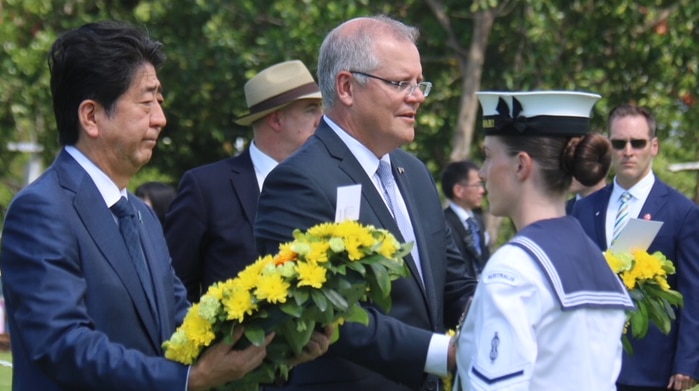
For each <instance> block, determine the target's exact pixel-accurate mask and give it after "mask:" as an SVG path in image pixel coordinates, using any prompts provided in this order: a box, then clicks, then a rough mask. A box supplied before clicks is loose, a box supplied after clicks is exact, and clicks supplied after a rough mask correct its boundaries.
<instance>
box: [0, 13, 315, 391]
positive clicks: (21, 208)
mask: <svg viewBox="0 0 699 391" xmlns="http://www.w3.org/2000/svg"><path fill="white" fill-rule="evenodd" d="M163 60H164V55H163V53H162V44H160V43H159V42H155V41H152V40H151V39H150V38H148V37H147V36H146V35H144V34H143V33H141V32H140V31H138V30H136V29H134V28H131V27H128V26H125V25H122V24H118V23H114V22H101V23H95V24H87V25H84V26H82V27H80V28H78V29H76V30H72V31H69V32H67V33H65V34H63V35H62V36H61V37H60V38H59V39H58V40H57V41H56V42H55V43H54V44H53V46H52V47H51V51H50V55H49V65H50V70H51V93H52V96H53V105H54V113H55V116H56V122H57V127H58V132H59V139H60V142H61V144H62V145H64V148H63V150H62V151H61V152H60V154H59V155H58V157H57V158H56V160H55V161H54V163H53V164H52V165H51V166H50V167H49V168H48V169H47V170H46V172H45V173H44V174H43V175H42V176H41V177H40V178H38V179H37V180H36V181H34V182H33V183H32V184H30V185H29V186H27V187H26V188H25V189H23V190H22V191H21V192H20V193H18V194H17V196H16V197H15V198H14V200H13V201H12V203H11V205H10V208H9V210H8V212H7V216H6V220H5V225H4V230H3V234H2V249H1V252H0V267H2V272H3V282H4V286H3V290H4V294H5V299H6V302H7V310H8V313H9V320H10V336H11V340H12V356H13V379H12V382H13V385H12V389H13V390H14V391H36V390H41V391H61V390H65V391H68V390H106V391H109V390H114V391H116V390H162V391H172V390H207V389H210V388H211V387H213V386H216V385H218V384H221V383H224V382H227V381H231V380H235V379H239V378H241V377H242V376H244V375H245V374H246V373H247V372H249V371H250V370H252V369H254V368H255V367H256V366H257V365H259V363H260V362H261V361H262V359H263V358H264V356H265V346H260V347H256V346H250V347H249V348H246V349H244V350H237V349H235V350H234V349H231V345H230V344H228V343H226V342H225V341H222V342H219V343H218V344H216V345H214V346H212V347H211V348H210V349H208V350H207V352H206V353H205V354H204V355H203V356H202V357H201V358H200V359H199V361H197V363H196V364H194V365H193V366H191V367H188V366H185V365H182V364H179V363H177V362H174V361H170V360H167V359H165V358H164V357H163V349H162V344H163V342H164V341H166V340H167V339H168V338H170V336H171V335H172V333H173V332H174V331H175V328H176V327H177V326H178V325H179V324H180V323H181V322H182V320H183V318H184V316H185V313H186V311H187V308H188V306H189V303H188V302H187V300H186V298H185V293H186V292H185V289H184V286H183V285H182V283H181V282H180V281H179V279H177V277H176V276H175V274H174V272H173V270H172V267H171V266H170V257H169V255H168V250H167V245H166V242H165V238H164V237H163V234H162V229H161V227H160V223H159V222H158V219H157V217H156V215H155V213H154V212H153V211H152V209H150V208H149V207H148V206H146V204H144V203H143V202H142V201H141V200H139V199H138V198H137V197H136V196H134V195H133V194H131V193H129V192H127V190H126V186H127V185H128V183H129V180H130V178H131V177H132V176H133V175H134V174H136V172H137V171H138V170H139V169H140V168H141V167H142V166H143V165H144V164H146V163H147V162H148V160H149V159H150V157H151V155H152V150H153V147H154V146H155V144H156V141H157V139H158V136H159V135H160V132H161V131H162V129H163V127H164V126H165V123H166V119H165V115H164V113H163V109H162V103H163V96H162V88H161V85H160V82H159V80H158V77H157V74H156V67H158V66H159V65H160V64H161V62H162V61H163ZM110 209H111V210H110ZM242 331H243V330H242V328H238V329H236V330H235V331H234V333H233V335H232V340H233V342H234V343H235V342H236V341H237V340H238V338H240V336H241V335H242ZM271 337H272V335H270V336H269V337H268V338H267V343H269V341H270V340H271ZM326 340H327V338H326ZM320 345H322V344H320ZM320 345H317V346H315V347H312V348H315V349H316V350H315V352H316V353H320V352H322V350H323V347H322V346H320Z"/></svg>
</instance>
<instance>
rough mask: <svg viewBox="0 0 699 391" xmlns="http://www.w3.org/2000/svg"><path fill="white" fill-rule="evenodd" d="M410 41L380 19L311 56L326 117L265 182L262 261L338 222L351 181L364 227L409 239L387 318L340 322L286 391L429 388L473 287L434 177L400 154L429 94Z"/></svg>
mask: <svg viewBox="0 0 699 391" xmlns="http://www.w3.org/2000/svg"><path fill="white" fill-rule="evenodd" d="M417 37H418V31H417V29H415V28H413V27H409V26H406V25H404V24H403V23H401V22H399V21H397V20H394V19H390V18H388V17H385V16H377V17H368V18H357V19H352V20H350V21H347V22H345V23H343V24H341V25H340V26H338V27H336V28H335V29H333V30H332V31H331V32H330V33H329V34H328V35H327V36H326V37H325V39H324V41H323V44H322V46H321V48H320V54H319V59H318V80H319V85H320V89H321V92H322V94H323V103H324V108H325V110H326V111H325V116H324V117H323V120H322V121H321V123H320V126H319V127H318V129H317V130H316V133H315V135H313V136H311V138H310V139H309V140H308V141H307V142H306V144H304V145H303V146H302V147H301V149H299V150H298V151H297V152H296V153H295V154H293V155H292V156H290V157H289V158H288V159H286V160H285V161H283V162H282V163H280V164H279V165H278V166H277V167H276V168H275V169H274V170H272V172H271V173H270V174H269V176H268V177H267V179H266V180H265V185H264V187H263V190H262V193H261V194H260V203H259V207H258V212H257V220H256V222H255V237H256V239H257V242H258V248H259V249H260V251H261V252H263V253H274V252H276V251H277V250H278V246H279V244H280V243H282V242H286V241H289V240H291V239H292V231H293V230H294V229H296V228H298V229H301V230H305V229H307V228H309V227H311V226H313V225H315V224H318V223H322V222H331V221H334V220H335V212H336V206H337V205H336V204H337V192H338V187H341V186H347V185H355V184H361V199H360V200H358V201H357V202H358V203H359V204H360V205H359V212H358V213H359V219H358V220H359V222H361V223H363V224H371V225H373V226H375V227H380V228H385V229H387V230H389V231H390V232H392V233H393V234H394V235H396V237H397V238H398V240H400V241H405V242H411V241H414V242H415V246H414V247H413V252H412V253H411V255H410V256H409V257H407V260H406V263H407V265H408V267H409V268H410V270H411V273H412V275H411V276H409V277H407V278H401V279H398V280H396V281H393V284H392V291H391V298H392V308H391V311H390V312H388V313H384V312H383V311H381V310H379V309H378V308H375V307H373V306H367V307H366V308H367V311H368V314H369V325H368V326H363V325H361V324H358V323H350V322H347V323H345V324H344V325H343V326H341V330H340V339H339V340H338V341H337V342H336V343H335V344H333V345H332V347H331V349H330V350H329V351H328V355H327V357H326V358H322V359H319V360H316V362H314V363H312V364H302V365H299V366H297V367H295V368H294V370H293V371H292V373H291V376H290V379H289V384H288V385H287V387H286V388H285V389H287V390H329V389H332V390H336V391H344V390H347V391H349V390H351V391H356V390H390V391H398V390H420V389H426V390H436V389H437V387H439V380H438V378H437V377H436V376H428V375H427V374H436V375H445V374H446V373H447V368H448V367H449V365H448V362H447V358H448V355H447V352H448V350H449V338H448V337H446V336H445V335H444V334H443V333H444V332H445V327H454V326H455V325H456V322H457V319H458V317H459V315H460V314H461V312H462V311H463V308H464V304H465V302H466V300H467V299H468V298H469V297H470V296H471V294H472V292H473V289H474V286H475V279H473V278H467V277H466V274H467V272H466V266H465V265H464V262H463V260H462V259H461V257H460V256H459V253H458V250H457V249H456V247H455V246H454V242H453V240H452V238H451V236H450V235H449V231H448V229H447V228H446V224H445V222H444V217H443V215H442V207H441V203H440V200H439V195H438V193H437V191H436V188H435V184H434V181H433V180H432V175H431V174H430V172H429V171H428V170H427V168H426V167H425V166H424V164H423V163H422V162H420V161H419V160H418V159H416V158H415V157H414V156H412V155H410V154H408V153H406V152H404V151H402V150H400V149H399V147H400V146H401V145H403V144H406V143H409V142H411V141H412V140H413V138H414V135H415V129H414V127H415V121H416V115H417V111H418V109H419V107H420V105H421V104H422V103H423V102H424V101H425V97H426V96H427V95H428V94H429V91H430V88H431V84H430V83H428V82H425V81H424V80H423V76H422V66H421V64H420V54H419V52H418V49H417V47H416V46H415V42H416V40H417ZM379 170H380V171H379ZM452 367H453V363H452Z"/></svg>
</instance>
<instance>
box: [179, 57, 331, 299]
mask: <svg viewBox="0 0 699 391" xmlns="http://www.w3.org/2000/svg"><path fill="white" fill-rule="evenodd" d="M245 98H246V101H247V105H248V109H249V112H248V113H247V114H246V115H245V116H243V117H241V118H239V119H238V120H237V121H236V123H238V124H239V125H246V126H247V125H252V128H253V132H254V138H253V141H252V142H251V143H250V147H249V148H248V149H247V150H245V151H244V152H243V153H242V154H240V155H238V156H236V157H233V158H228V159H224V160H221V161H218V162H215V163H212V164H208V165H204V166H201V167H197V168H194V169H192V170H190V171H187V172H186V173H185V174H184V176H183V177H182V180H181V181H180V185H179V189H178V193H177V196H176V198H175V200H174V202H173V203H172V206H171V208H170V211H169V213H168V214H167V218H166V222H165V236H166V238H167V242H168V247H169V248H170V253H171V254H172V264H173V266H174V268H175V272H176V273H177V275H178V276H179V277H180V279H181V280H182V282H183V283H184V285H185V287H186V288H187V297H188V299H189V300H190V301H191V302H197V301H199V297H200V296H201V295H202V294H203V293H205V292H206V289H207V288H208V287H209V285H211V284H212V283H214V282H217V281H222V280H226V279H228V278H232V277H235V276H236V275H237V274H238V272H239V271H240V270H242V269H243V268H244V267H245V266H247V265H248V264H250V263H252V262H253V261H254V260H255V259H256V258H257V255H258V253H257V249H256V248H255V240H254V239H253V232H252V227H253V223H254V222H255V214H256V213H257V198H258V197H259V195H260V189H261V188H262V183H263V182H264V180H265V177H266V176H267V174H268V173H269V172H270V171H271V170H272V168H274V166H276V165H277V163H279V162H280V161H282V160H284V159H286V158H287V157H288V156H289V155H291V154H292V153H293V152H294V151H295V150H296V149H298V148H299V147H300V146H301V145H302V144H303V143H304V142H305V141H306V139H308V137H309V136H310V135H311V134H313V132H314V131H315V128H316V126H318V122H319V121H320V116H321V115H322V105H321V100H320V98H321V95H320V90H319V89H318V85H317V84H316V83H315V81H314V80H313V76H312V75H311V73H310V72H309V71H308V69H307V68H306V66H305V65H304V64H303V63H302V62H301V61H298V60H293V61H286V62H283V63H279V64H276V65H273V66H271V67H269V68H267V69H265V70H263V71H262V72H260V73H259V74H257V75H256V76H255V77H253V78H252V79H250V80H249V81H248V82H247V83H246V84H245Z"/></svg>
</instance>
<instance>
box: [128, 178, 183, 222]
mask: <svg viewBox="0 0 699 391" xmlns="http://www.w3.org/2000/svg"><path fill="white" fill-rule="evenodd" d="M134 194H135V195H136V197H138V198H140V199H142V200H143V202H145V204H146V205H148V206H150V207H151V208H153V210H154V211H155V215H156V216H158V220H159V221H160V224H161V225H165V213H167V210H168V208H170V204H171V203H172V200H173V199H175V188H174V187H172V186H170V185H168V184H167V183H163V182H146V183H143V184H141V185H140V186H138V187H137V188H136V190H135V191H134Z"/></svg>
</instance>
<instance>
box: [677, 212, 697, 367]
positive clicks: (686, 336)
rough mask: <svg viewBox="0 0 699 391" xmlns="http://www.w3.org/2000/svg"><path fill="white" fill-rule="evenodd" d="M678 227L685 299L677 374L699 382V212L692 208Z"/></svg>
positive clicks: (679, 272) (679, 269)
mask: <svg viewBox="0 0 699 391" xmlns="http://www.w3.org/2000/svg"><path fill="white" fill-rule="evenodd" d="M681 215H682V216H683V219H682V220H680V221H679V222H678V224H677V229H678V230H679V236H678V238H677V240H678V243H676V244H675V245H676V246H677V248H678V252H677V260H676V266H677V290H678V291H679V292H680V293H682V295H683V297H684V308H682V309H681V310H680V311H679V317H678V318H679V322H678V323H677V324H678V327H679V329H678V340H677V349H676V351H675V363H674V366H673V368H674V369H673V374H677V373H681V374H684V375H689V376H691V377H693V378H694V379H699V339H698V338H697V337H696V332H697V330H699V208H697V207H696V205H694V204H692V205H691V206H690V209H689V210H688V211H687V212H686V213H682V214H681Z"/></svg>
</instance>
